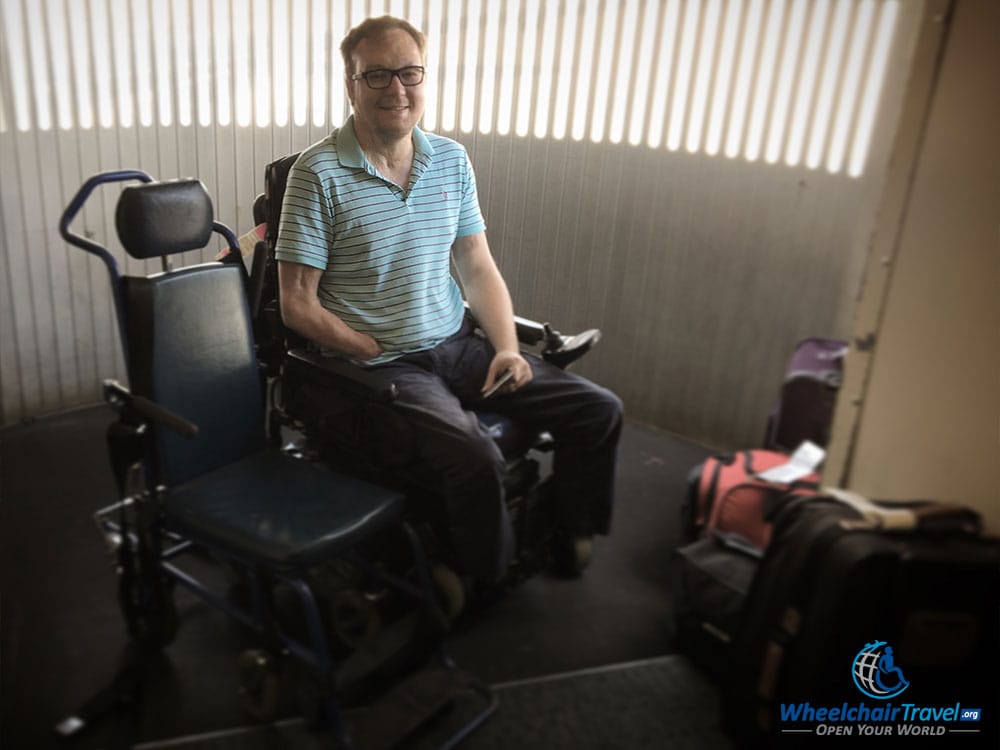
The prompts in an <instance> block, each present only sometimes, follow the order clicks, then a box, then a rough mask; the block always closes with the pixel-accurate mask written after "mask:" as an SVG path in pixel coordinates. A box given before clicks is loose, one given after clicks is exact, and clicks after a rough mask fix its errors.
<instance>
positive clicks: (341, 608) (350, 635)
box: [328, 589, 382, 649]
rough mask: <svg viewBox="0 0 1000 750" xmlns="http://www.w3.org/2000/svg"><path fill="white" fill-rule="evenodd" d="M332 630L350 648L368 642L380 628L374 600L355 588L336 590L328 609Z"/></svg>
mask: <svg viewBox="0 0 1000 750" xmlns="http://www.w3.org/2000/svg"><path fill="white" fill-rule="evenodd" d="M328 612H329V615H330V620H331V621H332V623H333V632H334V633H336V635H337V638H339V639H340V642H341V643H343V644H344V645H345V646H347V647H348V648H350V649H356V648H360V647H361V646H364V645H365V644H366V643H370V642H371V641H372V640H374V639H375V637H376V636H378V634H379V631H381V630H382V617H381V615H379V612H378V609H377V608H376V607H375V603H374V601H372V600H371V599H369V598H367V597H366V596H365V595H364V594H362V593H361V592H360V591H357V590H356V589H345V590H343V591H338V592H337V593H336V594H335V595H334V597H333V601H332V602H331V603H330V607H329V609H328Z"/></svg>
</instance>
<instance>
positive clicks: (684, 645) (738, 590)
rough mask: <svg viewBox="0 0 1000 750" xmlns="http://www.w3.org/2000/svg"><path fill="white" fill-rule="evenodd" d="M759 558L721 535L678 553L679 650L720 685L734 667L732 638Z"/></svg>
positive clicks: (675, 569)
mask: <svg viewBox="0 0 1000 750" xmlns="http://www.w3.org/2000/svg"><path fill="white" fill-rule="evenodd" d="M760 556H761V552H760V550H758V549H756V548H754V547H753V546H752V545H749V544H747V543H746V542H745V541H743V540H742V539H740V538H738V537H735V536H732V535H726V534H723V533H719V532H713V533H711V534H709V536H708V537H704V538H702V539H698V540H697V541H695V542H692V543H691V544H687V545H684V546H683V547H680V548H678V549H676V550H674V553H673V556H672V560H671V566H672V574H673V576H672V586H671V593H672V598H673V609H674V626H675V632H674V640H675V643H676V647H677V650H678V652H680V653H681V654H683V655H684V656H686V657H688V658H689V659H690V660H691V661H692V662H693V663H694V664H695V665H697V666H698V667H700V668H701V669H702V670H703V671H705V672H706V673H707V674H708V675H709V676H710V677H711V678H713V679H714V680H716V681H717V682H722V681H724V680H725V678H726V676H727V675H728V673H729V670H730V668H731V666H732V655H731V653H730V648H731V646H732V639H733V636H734V635H735V634H736V630H737V628H738V627H739V623H740V621H741V619H742V616H743V605H744V602H745V600H746V596H747V592H748V591H749V590H750V585H751V582H752V581H753V577H754V574H755V573H756V571H757V564H758V562H759V560H760Z"/></svg>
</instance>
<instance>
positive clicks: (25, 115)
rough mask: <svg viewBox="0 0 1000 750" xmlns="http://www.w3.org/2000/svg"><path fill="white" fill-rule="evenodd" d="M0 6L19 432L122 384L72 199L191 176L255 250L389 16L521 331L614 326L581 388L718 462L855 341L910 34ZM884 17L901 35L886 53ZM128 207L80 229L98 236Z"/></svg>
mask: <svg viewBox="0 0 1000 750" xmlns="http://www.w3.org/2000/svg"><path fill="white" fill-rule="evenodd" d="M2 3H3V4H2V8H3V13H4V16H3V20H4V24H3V26H2V31H3V34H4V38H3V49H5V50H7V52H6V53H4V54H0V66H2V67H0V82H2V84H3V86H2V89H0V99H2V101H0V161H2V164H3V168H2V169H3V179H2V180H0V221H2V231H0V239H2V243H3V245H2V252H3V264H2V266H0V267H2V271H3V274H4V278H3V279H2V287H0V288H2V292H0V296H2V299H0V358H2V364H0V385H2V412H0V418H2V422H3V423H5V424H9V423H12V422H15V421H17V420H19V419H22V418H25V417H30V416H34V415H39V414H44V413H48V412H52V411H57V410H62V409H65V408H70V407H73V406H77V405H81V404H86V403H92V402H94V401H95V400H97V398H98V396H99V390H98V384H99V382H100V379H101V378H104V377H109V376H117V377H122V373H121V365H120V361H119V360H120V355H119V352H118V347H117V344H116V342H115V330H114V324H113V319H112V311H111V306H110V302H109V299H108V292H107V285H106V278H105V276H104V271H103V269H102V268H100V267H99V265H98V264H97V263H96V262H92V261H91V259H90V258H89V257H88V256H85V255H84V254H83V253H82V252H79V251H75V250H71V249H69V248H68V247H67V246H66V245H65V244H64V243H63V242H62V241H61V239H60V238H59V236H58V232H57V229H56V227H57V224H58V221H59V216H60V214H61V211H62V209H63V207H64V206H65V205H66V204H67V202H68V201H69V199H70V198H71V197H72V195H73V193H74V192H75V191H76V189H77V188H78V187H79V185H80V184H81V183H82V182H83V181H84V180H85V179H86V178H87V177H88V176H90V175H91V174H93V173H95V172H98V171H102V170H107V169H113V168H122V167H129V168H131V167H138V168H141V169H146V170H147V171H149V172H150V173H152V174H153V175H155V176H157V177H160V178H164V179H165V178H171V177H177V176H197V177H199V178H201V179H202V180H203V181H204V182H205V183H206V185H207V187H208V189H209V190H210V192H211V193H212V194H213V195H214V196H215V200H216V210H217V215H218V218H219V219H220V220H221V221H223V222H225V223H227V224H229V225H230V226H232V227H234V228H235V229H236V230H237V231H245V230H246V229H248V228H249V225H250V223H251V219H250V216H251V204H252V201H253V198H254V196H255V195H256V194H257V193H258V192H259V191H261V190H262V178H263V169H264V166H265V164H266V163H267V162H269V161H270V160H271V159H273V158H276V157H278V156H281V155H284V154H285V153H289V152H291V151H295V150H298V149H301V148H303V147H304V146H305V145H307V144H309V143H311V142H312V141H314V140H317V139H318V138H320V137H322V136H323V135H324V134H325V133H326V132H327V130H328V129H329V127H330V125H331V124H336V123H339V122H341V121H342V119H343V117H344V116H345V114H346V107H345V102H344V100H343V96H342V93H341V88H342V84H341V83H340V76H341V70H340V64H339V59H338V57H337V54H336V52H334V51H332V49H333V48H332V47H331V46H330V45H331V44H334V45H335V44H336V42H337V40H339V38H340V37H341V36H342V35H343V33H344V31H346V29H347V28H349V27H350V25H353V24H354V23H356V22H357V20H359V19H360V18H362V17H363V16H365V15H371V14H379V13H382V12H391V13H394V14H399V15H405V16H407V17H409V18H411V19H412V20H413V21H414V22H415V23H416V24H417V25H419V26H421V27H422V28H424V29H425V31H427V33H428V36H429V40H430V44H431V47H430V57H429V60H428V65H429V68H430V71H431V74H430V75H431V78H430V80H429V84H430V88H431V91H430V92H429V94H430V96H431V99H430V100H431V101H432V102H434V103H435V106H433V108H431V109H429V111H428V113H427V116H426V118H425V124H426V125H427V127H428V128H429V129H434V130H436V131H437V132H441V133H443V134H446V135H451V136H453V137H455V138H456V139H458V140H460V141H461V142H463V143H465V144H466V145H467V147H468V148H469V151H470V154H471V155H472V159H473V162H474V164H475V167H476V170H477V175H478V180H479V185H480V192H481V201H482V205H483V209H484V213H485V214H486V218H487V222H488V224H489V230H488V234H489V237H490V242H491V245H492V247H493V249H494V252H495V254H496V255H497V257H498V260H499V262H500V265H501V267H502V269H503V271H504V273H505V275H506V277H507V279H508V283H509V285H510V287H511V291H512V294H513V296H514V299H515V303H516V306H517V308H518V311H519V312H520V313H521V314H525V315H530V316H537V317H541V318H544V319H546V320H550V321H551V322H552V323H553V324H554V325H556V326H557V327H558V328H561V329H562V330H564V331H572V330H576V329H578V328H582V327H591V326H598V327H600V328H602V329H603V331H604V333H605V339H604V341H603V342H602V344H601V345H600V347H599V348H598V349H597V350H596V351H595V353H594V354H593V355H592V356H590V357H588V358H587V359H586V360H585V361H584V362H582V363H581V365H580V367H579V370H580V372H582V373H583V374H586V375H588V376H590V377H592V378H594V379H595V380H598V381H600V382H602V383H604V384H606V385H608V386H610V387H612V388H614V389H615V390H616V391H618V392H619V393H620V394H621V395H622V397H623V398H624V400H625V403H626V407H627V410H628V413H629V416H630V417H631V418H633V419H637V420H640V421H643V422H646V423H648V424H652V425H656V426H658V427H661V428H664V429H668V430H672V431H675V432H678V433H680V434H683V435H687V436H690V437H693V438H696V439H699V440H703V441H705V442H708V443H713V444H717V445H746V444H754V443H756V442H758V441H759V439H760V437H761V434H762V431H763V425H764V420H765V417H766V412H767V409H768V407H769V406H770V404H771V402H772V401H773V399H774V396H775V395H776V392H777V387H778V385H779V383H780V377H781V372H782V370H783V368H784V364H785V360H786V358H787V357H788V355H789V354H790V352H791V348H792V346H793V345H794V342H795V341H796V340H797V339H798V338H800V337H802V336H805V335H837V336H844V335H846V333H847V331H848V330H849V324H850V319H851V314H852V310H853V304H854V297H855V294H856V290H857V288H858V285H859V283H860V273H861V268H862V265H863V261H864V255H865V252H866V248H867V246H868V238H867V235H868V231H869V229H868V228H869V227H870V226H871V225H872V216H873V211H874V200H875V198H876V196H877V194H878V189H879V186H880V183H881V178H882V174H883V172H884V166H885V165H884V158H885V157H884V153H885V144H886V143H887V142H888V139H889V138H890V137H891V133H892V129H893V127H894V119H895V113H896V111H897V109H898V102H897V101H896V100H895V98H894V97H895V92H896V91H897V90H898V89H899V88H901V86H899V85H898V84H899V82H900V81H901V80H903V79H904V78H905V76H906V74H907V66H908V58H909V51H910V46H911V36H912V28H913V26H914V24H915V19H916V18H917V17H918V16H919V13H920V10H921V9H920V7H919V4H916V3H914V4H909V3H907V4H899V3H896V2H892V0H888V1H887V2H874V0H831V1H830V2H825V1H824V0H816V1H815V2H812V1H811V0H802V1H801V2H795V0H792V1H791V2H788V3H785V2H782V0H768V1H765V0H745V1H744V0H705V2H696V1H695V0H690V1H688V2H685V1H682V0H664V1H663V2H638V0H627V1H626V2H621V3H618V2H614V0H576V1H574V0H563V1H562V2H555V1H554V0H553V1H552V2H540V1H539V0H525V1H524V2H517V1H516V0H509V1H508V2H502V3H500V2H497V3H493V2H489V3H483V4H480V3H478V2H474V1H472V0H452V2H447V3H445V2H435V1H433V0H423V1H422V2H421V1H417V0H411V1H410V2H385V3H380V2H353V3H340V2H336V1H335V0H330V1H329V2H323V1H322V0H302V1H301V2H297V1H296V0H289V1H288V2H282V1H281V0H216V1H215V2H206V3H189V2H188V1H187V0H176V2H170V1H169V0H136V2H129V1H128V0H90V2H89V3H71V2H65V0H49V2H47V3H42V4H40V5H37V6H36V5H35V4H32V3H29V2H27V0H2ZM887 7H888V8H890V9H891V11H890V10H886V8H887ZM81 9H82V10H81ZM75 14H76V15H75ZM887 19H889V20H890V21H891V22H892V25H893V27H894V29H895V33H894V34H892V35H891V37H890V38H891V41H892V43H891V45H890V44H888V43H883V44H881V46H880V43H879V41H878V38H877V35H876V30H877V29H880V28H882V27H883V26H885V24H886V23H887ZM69 29H73V33H72V34H69V33H68V30H69ZM12 30H14V32H16V31H17V30H20V33H21V34H23V39H26V40H30V44H24V43H18V42H17V40H14V39H13V35H12ZM154 30H155V31H154ZM476 30H478V32H476ZM122 39H127V40H128V41H127V44H126V46H125V48H124V49H120V47H121V43H122V42H121V40H122ZM116 40H117V41H116ZM61 45H62V46H61ZM59 50H63V51H62V52H60V51H59ZM811 50H812V51H811ZM328 52H329V54H327V53H328ZM18 55H20V57H18ZM880 56H881V57H882V58H884V61H885V62H886V63H887V65H886V67H885V70H884V75H883V74H879V75H875V74H874V73H873V70H874V69H875V67H876V63H877V62H878V61H879V58H880ZM470 61H471V62H470ZM206 69H207V70H208V73H204V71H205V70H206ZM475 73H478V75H475ZM875 79H877V80H875ZM873 80H874V83H872V81H873ZM301 81H307V82H308V83H306V84H301V83H300V84H298V85H297V83H296V82H301ZM865 81H869V83H868V84H866V83H865ZM883 81H884V83H885V90H886V92H888V94H887V95H886V96H883V97H882V104H881V108H879V109H878V110H877V111H878V117H874V116H871V115H872V113H871V112H870V111H869V112H868V115H869V116H868V117H867V119H865V117H866V115H865V113H866V107H867V108H868V110H871V108H872V106H873V105H872V103H871V100H872V97H875V100H876V102H877V99H878V97H877V94H878V91H879V90H880V89H879V87H880V86H881V85H882V83H883ZM283 82H287V84H283ZM876 84H877V85H876ZM116 86H117V88H116ZM849 90H850V91H855V90H856V93H853V94H851V97H850V106H844V105H843V102H844V101H845V99H846V98H847V92H848V91H849ZM4 91H6V92H7V93H3V92H4ZM873 92H874V93H873ZM838 102H840V103H841V104H839V105H838ZM796 123H798V125H796ZM838 123H839V124H840V126H838ZM866 123H868V124H866ZM845 134H846V135H845ZM810 138H811V139H812V141H810ZM851 138H853V140H851ZM852 144H853V145H852ZM709 154H711V155H709ZM116 190H117V188H110V189H109V190H108V193H109V194H108V195H107V196H106V197H104V198H103V199H102V200H101V201H99V202H97V203H95V205H94V207H93V208H92V210H90V211H89V212H87V213H86V215H84V216H82V217H81V219H80V221H79V223H78V225H77V227H78V228H82V229H83V230H84V231H86V232H88V233H90V234H92V235H93V236H94V237H95V238H97V239H98V240H99V241H106V239H107V238H108V237H109V236H110V232H111V231H112V222H111V221H110V214H111V211H112V210H113V203H114V200H115V197H116V192H115V191H116ZM211 254H212V251H211V250H210V251H208V252H206V253H205V256H206V257H207V256H210V255H211ZM126 267H127V268H128V269H129V270H130V271H132V270H136V269H138V268H139V264H138V263H137V262H135V261H128V262H127V263H126ZM151 268H152V266H151Z"/></svg>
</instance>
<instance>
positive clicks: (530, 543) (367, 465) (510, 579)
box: [251, 153, 601, 616]
mask: <svg viewBox="0 0 1000 750" xmlns="http://www.w3.org/2000/svg"><path fill="white" fill-rule="evenodd" d="M297 158H298V154H297V153H295V154H290V155H288V156H285V157H282V158H280V159H277V160H275V161H273V162H271V163H270V164H268V165H267V167H266V170H265V179H264V185H265V192H264V193H262V194H261V195H258V196H257V198H256V200H255V201H254V222H255V223H256V224H258V225H259V224H261V223H265V224H266V225H267V228H266V235H265V240H263V241H261V242H258V243H257V245H256V247H255V249H254V254H253V260H252V261H251V266H252V268H253V272H252V274H251V278H252V280H253V281H252V284H251V286H252V288H253V289H254V292H253V293H252V295H251V300H252V305H251V317H252V318H253V320H254V321H255V323H254V325H255V330H257V331H258V332H259V336H258V342H259V347H260V352H259V354H260V358H261V360H262V361H263V362H265V363H266V364H265V367H266V369H267V372H268V373H269V374H270V375H271V376H272V378H271V383H272V386H273V391H272V393H273V395H274V398H273V399H272V400H271V403H272V410H271V414H272V425H271V434H272V435H279V434H282V428H283V427H288V426H291V427H293V428H294V429H295V430H297V431H298V433H299V434H301V435H303V436H304V438H303V439H304V440H305V441H306V443H307V444H308V445H309V446H311V447H312V448H313V449H315V450H318V451H320V452H321V455H322V457H323V459H324V460H325V461H326V462H327V463H330V464H332V465H334V466H337V467H340V468H342V469H343V470H345V471H348V472H350V473H352V474H355V475H358V476H362V477H368V478H378V480H379V481H380V482H382V483H388V484H390V485H391V486H393V487H396V488H398V489H400V490H401V491H403V492H405V493H406V495H407V498H408V500H409V503H410V506H411V507H419V508H422V509H425V510H426V509H432V513H431V515H433V509H434V508H436V507H438V506H440V505H442V503H441V500H440V495H441V487H440V484H439V477H438V476H437V475H436V474H435V473H433V472H431V471H429V470H428V467H426V466H424V465H422V464H421V463H420V462H419V461H417V460H416V457H415V453H414V451H413V449H412V445H407V442H408V441H407V440H406V435H407V431H408V428H407V423H406V421H405V419H403V418H401V417H400V415H399V413H398V412H397V411H395V410H394V409H393V408H392V407H391V402H392V401H393V400H394V399H395V398H396V387H395V385H394V384H393V382H392V381H391V379H389V378H388V377H387V376H385V375H383V374H381V373H379V372H374V371H371V370H367V369H364V368H361V367H358V366H356V365H354V364H352V363H351V362H349V361H346V360H342V359H338V358H335V357H329V356H324V355H323V354H321V353H320V352H319V351H317V350H316V349H315V347H313V346H311V345H310V344H309V343H308V342H306V341H305V340H304V339H302V338H301V337H299V336H298V335H297V334H295V333H294V332H292V331H290V330H288V329H286V328H285V327H284V326H283V325H282V322H281V315H280V300H279V296H278V282H277V266H276V262H275V259H274V245H275V242H276V240H277V230H278V224H279V221H280V217H281V203H282V200H283V198H284V194H285V188H286V183H287V179H288V173H289V170H290V169H291V167H292V165H293V164H294V162H295V160H296V159H297ZM514 322H515V327H516V330H517V335H518V339H519V341H520V343H521V345H522V347H523V348H524V349H525V350H526V351H530V352H532V353H537V354H538V355H540V356H541V357H542V358H544V359H545V360H547V361H549V362H551V363H553V364H555V365H556V366H558V367H562V368H566V367H569V366H570V365H571V364H572V363H573V362H575V361H576V360H578V359H579V358H580V357H582V356H583V355H584V354H586V353H587V352H589V351H590V350H591V349H592V348H593V347H594V346H595V345H596V344H597V342H598V341H600V337H601V333H600V331H599V330H597V329H589V330H586V331H583V332H582V333H579V334H576V335H573V336H568V335H563V334H562V333H560V332H559V331H557V330H554V329H553V328H552V327H551V326H550V325H549V324H548V323H539V322H536V321H533V320H529V319H527V318H522V317H520V316H515V319H514ZM310 387H314V388H324V389H332V390H334V391H338V392H340V393H342V394H343V399H342V408H341V409H339V410H338V411H337V413H335V414H318V413H317V412H316V410H315V405H314V404H313V403H312V401H311V399H309V398H308V397H307V396H301V397H300V392H302V393H304V392H305V391H306V390H308V389H309V388H310ZM324 400H325V401H327V402H329V401H330V399H324ZM476 413H477V416H478V418H479V421H480V423H481V424H482V425H483V426H484V428H485V429H486V430H487V431H488V433H489V434H490V435H491V436H492V437H493V439H494V440H495V441H496V443H497V445H498V447H499V448H500V450H501V452H502V454H503V456H504V458H505V459H506V474H505V478H504V489H505V497H506V502H507V506H508V512H509V515H510V518H511V520H512V523H513V527H514V529H513V531H514V538H515V554H514V559H513V561H512V564H511V566H510V568H509V569H508V571H507V574H506V576H505V578H504V580H503V582H502V586H508V585H511V584H515V583H518V582H521V581H523V580H524V579H526V578H527V577H529V576H531V575H533V574H534V573H536V572H538V571H539V570H541V569H543V568H546V567H548V566H549V565H550V564H551V563H552V562H553V560H552V552H553V550H552V548H551V542H552V532H553V525H554V522H553V519H552V516H551V513H550V509H549V507H548V503H547V498H548V491H549V480H550V474H549V473H547V472H545V471H543V470H542V466H543V464H544V463H547V462H542V461H540V455H539V454H541V453H545V452H548V451H551V450H552V448H553V447H554V443H553V441H552V438H551V436H550V435H549V434H548V433H538V432H535V431H531V430H526V429H524V428H522V427H521V426H519V425H517V424H516V423H515V422H514V421H513V420H511V419H509V418H507V417H505V416H501V415H498V414H495V413H492V412H489V411H486V410H477V412H476ZM440 516H441V514H440V512H438V514H437V524H433V523H431V524H424V525H422V526H421V528H424V529H427V528H433V527H435V525H437V526H440V525H443V523H444V522H443V520H442V519H441V517H440ZM425 520H426V519H425ZM434 537H435V534H434V533H433V532H432V533H431V538H432V539H434ZM438 538H440V537H439V536H438ZM432 545H433V547H434V548H435V549H437V548H439V545H437V544H434V543H433V542H432ZM568 552H569V553H570V555H569V557H567V558H565V559H561V560H559V561H557V562H558V564H559V567H560V568H561V569H562V570H563V571H564V572H567V573H570V574H574V573H578V572H579V571H580V570H582V568H583V567H585V566H586V564H587V561H588V553H587V552H586V548H585V547H583V546H578V547H575V548H573V549H571V550H569V551H568ZM433 572H434V577H435V581H436V583H437V584H438V585H439V586H440V589H441V591H442V592H443V593H444V594H445V596H446V597H447V598H448V603H447V606H448V609H449V614H450V615H452V616H454V615H456V614H457V613H458V612H459V611H461V609H462V608H463V606H464V605H465V603H466V602H465V594H464V592H463V591H462V590H461V589H459V588H456V583H455V581H454V580H452V579H451V578H450V574H449V571H448V568H447V567H442V566H441V565H438V564H436V565H434V567H433Z"/></svg>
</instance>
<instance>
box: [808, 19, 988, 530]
mask: <svg viewBox="0 0 1000 750" xmlns="http://www.w3.org/2000/svg"><path fill="white" fill-rule="evenodd" d="M929 22H930V23H932V24H933V23H936V21H935V19H934V18H933V17H932V18H930V19H929ZM911 95H912V96H915V97H920V96H922V94H921V92H920V91H916V90H915V91H912V92H911ZM920 124H921V123H919V122H918V123H911V125H920ZM923 124H924V126H925V127H923V128H920V127H917V128H911V131H912V132H911V133H903V134H902V138H903V139H904V140H905V139H906V138H910V137H911V136H912V135H914V134H916V136H917V137H918V141H917V143H916V147H917V149H918V151H917V156H916V161H915V162H914V169H913V170H912V175H909V174H907V173H906V172H905V171H902V170H901V171H900V172H898V173H897V174H896V175H895V178H894V179H893V180H891V184H889V185H888V187H887V191H886V196H885V200H884V201H883V206H884V208H885V210H886V213H887V214H888V217H889V218H890V219H891V218H892V216H894V215H895V212H894V210H893V209H892V204H893V203H894V202H896V201H897V199H898V195H904V196H905V199H904V200H903V201H902V204H901V205H902V210H901V212H900V213H899V217H900V223H899V224H898V225H897V226H895V227H893V226H892V225H891V222H890V223H888V224H887V223H883V225H880V226H881V229H883V230H884V231H885V236H884V237H883V238H881V239H880V241H877V242H876V243H875V246H874V250H875V257H874V258H873V261H874V263H873V264H872V266H871V270H870V271H869V284H868V286H867V287H866V293H867V294H868V297H869V298H868V299H865V300H863V301H862V305H861V307H860V308H859V316H858V320H857V323H856V326H855V331H854V334H855V336H856V337H858V338H862V337H864V336H866V335H867V334H868V333H869V332H872V333H874V335H875V344H874V349H873V350H872V352H871V355H870V357H868V359H869V360H870V362H868V364H867V365H866V366H861V363H862V362H865V360H866V355H864V354H863V353H858V352H857V348H856V347H855V351H852V353H851V355H849V357H848V368H849V369H848V377H847V380H846V382H845V386H844V392H843V393H844V397H845V398H844V399H842V401H841V403H840V408H839V410H838V414H837V420H836V425H835V428H834V435H833V440H832V442H831V447H830V453H831V461H832V464H831V465H830V467H829V468H828V471H827V476H826V477H825V478H826V479H827V480H828V481H832V482H839V483H842V484H843V485H844V486H846V487H848V488H850V489H854V490H856V491H858V492H861V493H862V494H866V495H868V496H870V497H875V498H887V499H900V500H905V499H917V498H934V499H940V500H948V501H953V502H959V503H963V504H967V505H970V506H972V507H975V508H977V509H978V510H979V511H980V512H981V513H982V514H983V516H984V518H985V520H986V523H987V527H988V529H989V530H990V531H991V532H992V533H994V534H1000V137H998V132H1000V131H998V124H1000V4H998V3H996V2H993V0H958V2H957V3H955V5H954V8H953V15H952V16H951V27H950V30H949V32H948V34H947V38H946V46H945V48H944V54H943V56H942V57H941V58H940V67H939V77H938V80H937V85H936V88H935V89H934V91H933V94H932V97H931V99H930V102H929V108H928V110H927V116H926V120H925V121H923ZM904 150H905V147H904ZM894 230H895V231H894ZM883 257H884V258H887V259H888V261H887V262H885V263H883V262H882V258H883ZM880 267H882V269H891V272H889V271H886V270H880ZM880 276H885V279H884V281H883V280H880V278H879V277H880ZM855 355H856V356H855ZM852 357H853V359H852ZM852 361H853V362H855V363H857V364H858V365H859V366H858V367H854V368H852V367H851V363H852Z"/></svg>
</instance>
